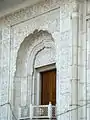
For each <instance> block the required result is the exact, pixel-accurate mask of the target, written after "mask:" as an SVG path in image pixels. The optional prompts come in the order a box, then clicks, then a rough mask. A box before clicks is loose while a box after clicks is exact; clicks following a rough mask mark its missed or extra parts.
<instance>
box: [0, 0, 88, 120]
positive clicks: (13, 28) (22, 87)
mask: <svg viewBox="0 0 90 120" xmlns="http://www.w3.org/2000/svg"><path fill="white" fill-rule="evenodd" d="M76 6H77V4H76V2H75V1H74V0H64V1H61V0H48V1H44V2H41V3H39V4H36V5H34V6H32V7H28V8H24V9H22V10H19V11H16V12H14V13H12V14H10V15H8V16H5V17H3V18H1V19H0V78H1V79H0V104H3V103H7V102H11V105H12V108H13V111H14V113H15V116H16V117H17V116H18V113H17V111H18V106H20V105H21V103H22V105H23V106H24V105H26V103H28V104H30V102H29V101H30V99H31V98H30V95H31V94H33V96H34V93H31V92H30V90H32V88H31V85H28V83H31V82H32V76H31V74H30V73H29V72H28V71H29V70H31V71H33V68H31V69H29V68H28V65H30V62H31V63H33V60H34V59H35V60H36V61H35V67H36V68H37V67H39V66H43V65H46V64H47V63H49V64H50V63H53V62H54V63H56V69H57V87H56V88H57V89H56V91H57V98H56V101H57V115H58V114H60V113H64V112H65V111H68V110H70V109H71V106H70V105H71V102H72V100H71V94H72V88H71V79H72V73H71V67H72V66H71V65H72V19H71V14H72V12H73V11H74V10H76ZM82 23H83V22H82ZM83 26H84V25H83ZM84 29H85V28H83V31H84ZM40 30H41V31H43V32H42V33H40ZM35 32H36V33H37V34H38V33H39V35H37V34H36V33H35ZM79 32H80V37H82V40H83V42H82V51H81V56H82V61H81V63H82V66H83V68H80V71H81V73H80V72H79V74H80V82H81V83H80V86H81V87H80V91H81V93H79V94H81V96H80V100H83V101H84V100H85V95H86V93H85V91H86V86H85V83H86V72H87V71H86V66H85V64H86V51H87V50H86V48H85V44H86V38H85V34H84V33H82V31H79ZM82 34H83V36H84V37H83V36H82ZM26 40H27V41H29V42H28V43H27V42H26ZM43 40H44V41H46V42H45V43H44V42H43ZM80 40H81V39H80ZM47 41H51V42H50V43H49V42H47ZM88 42H89V40H88ZM52 43H53V45H52ZM38 44H39V46H38ZM48 44H50V45H51V46H53V47H52V48H53V50H52V49H50V46H49V47H48V48H49V49H47V46H48ZM35 46H37V47H35ZM34 47H35V48H37V50H36V49H35V48H34ZM43 47H46V48H45V49H44V48H43ZM54 47H55V49H54ZM89 47H90V46H88V49H89ZM33 48H34V50H35V52H32V50H33ZM42 49H44V50H42ZM38 50H41V51H40V52H39V53H38V54H37V55H36V53H37V52H38ZM29 53H31V56H32V59H31V57H30V59H29V56H30V54H29ZM48 53H49V54H48ZM54 53H55V56H54ZM34 54H35V55H34ZM42 54H45V56H42ZM79 54H80V51H79ZM34 57H36V58H34ZM49 58H50V59H49ZM28 60H31V61H29V64H27V63H28ZM40 60H42V61H40ZM79 63H80V62H79ZM26 68H27V69H26ZM20 71H21V72H20ZM27 73H28V76H27ZM31 73H32V72H31ZM27 77H28V79H27ZM27 82H28V83H27ZM88 82H89V70H88ZM32 83H33V82H32ZM32 83H31V84H32ZM82 83H83V84H82ZM32 85H33V84H32ZM89 89H90V88H89V84H88V87H87V90H88V94H89V92H90V90H89ZM82 91H83V92H82ZM28 96H29V97H28ZM88 96H89V95H88ZM80 100H79V102H80ZM15 101H18V102H15ZM80 103H81V104H83V102H80ZM85 109H86V108H85ZM85 109H81V111H80V115H81V116H80V119H83V120H86V119H85V116H84V113H85V112H82V111H85ZM88 109H89V108H88ZM7 111H8V112H7ZM10 115H11V117H8V118H7V116H10ZM82 115H83V117H82ZM80 119H79V120H80ZM0 120H14V119H12V113H11V111H10V109H9V107H8V106H5V107H0ZM58 120H71V112H68V113H66V114H63V115H58ZM88 120H89V117H88Z"/></svg>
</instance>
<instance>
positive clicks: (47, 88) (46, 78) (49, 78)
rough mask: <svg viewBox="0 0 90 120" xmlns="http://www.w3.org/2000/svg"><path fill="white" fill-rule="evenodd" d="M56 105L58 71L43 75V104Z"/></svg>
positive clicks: (43, 73)
mask: <svg viewBox="0 0 90 120" xmlns="http://www.w3.org/2000/svg"><path fill="white" fill-rule="evenodd" d="M49 102H51V103H52V104H53V105H55V104H56V70H50V71H45V72H42V73H41V104H42V105H48V104H49Z"/></svg>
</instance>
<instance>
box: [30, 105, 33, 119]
mask: <svg viewBox="0 0 90 120" xmlns="http://www.w3.org/2000/svg"><path fill="white" fill-rule="evenodd" d="M32 118H33V106H32V104H30V119H32Z"/></svg>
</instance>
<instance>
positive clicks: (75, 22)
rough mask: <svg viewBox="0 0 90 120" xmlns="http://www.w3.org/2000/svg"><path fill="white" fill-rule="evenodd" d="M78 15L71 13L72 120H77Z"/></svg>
mask: <svg viewBox="0 0 90 120" xmlns="http://www.w3.org/2000/svg"><path fill="white" fill-rule="evenodd" d="M78 34H79V13H78V12H73V13H72V109H74V108H75V109H76V108H77V109H76V110H74V111H72V120H78V37H79V35H78Z"/></svg>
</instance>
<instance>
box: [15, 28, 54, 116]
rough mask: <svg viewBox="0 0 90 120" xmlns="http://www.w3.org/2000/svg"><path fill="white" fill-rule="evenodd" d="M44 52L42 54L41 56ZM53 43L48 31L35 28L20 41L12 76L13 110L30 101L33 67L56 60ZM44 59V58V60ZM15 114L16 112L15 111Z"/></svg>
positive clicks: (33, 78) (32, 86) (33, 79)
mask: <svg viewBox="0 0 90 120" xmlns="http://www.w3.org/2000/svg"><path fill="white" fill-rule="evenodd" d="M43 54H44V56H43ZM55 55H56V50H55V43H54V39H53V38H52V35H51V34H50V33H48V31H43V30H40V31H38V30H35V31H34V32H33V33H32V34H30V35H29V36H27V37H26V38H25V39H24V41H23V42H22V43H21V45H20V48H19V51H18V54H17V61H16V72H15V78H14V102H13V103H14V108H15V109H14V110H15V111H17V109H18V107H19V106H28V105H29V104H30V103H32V97H31V96H32V95H33V94H35V93H34V92H33V89H34V83H35V79H36V78H35V69H36V68H38V67H42V66H45V65H49V64H53V63H55V62H56V56H55ZM44 59H45V60H44ZM16 115H17V112H16Z"/></svg>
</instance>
